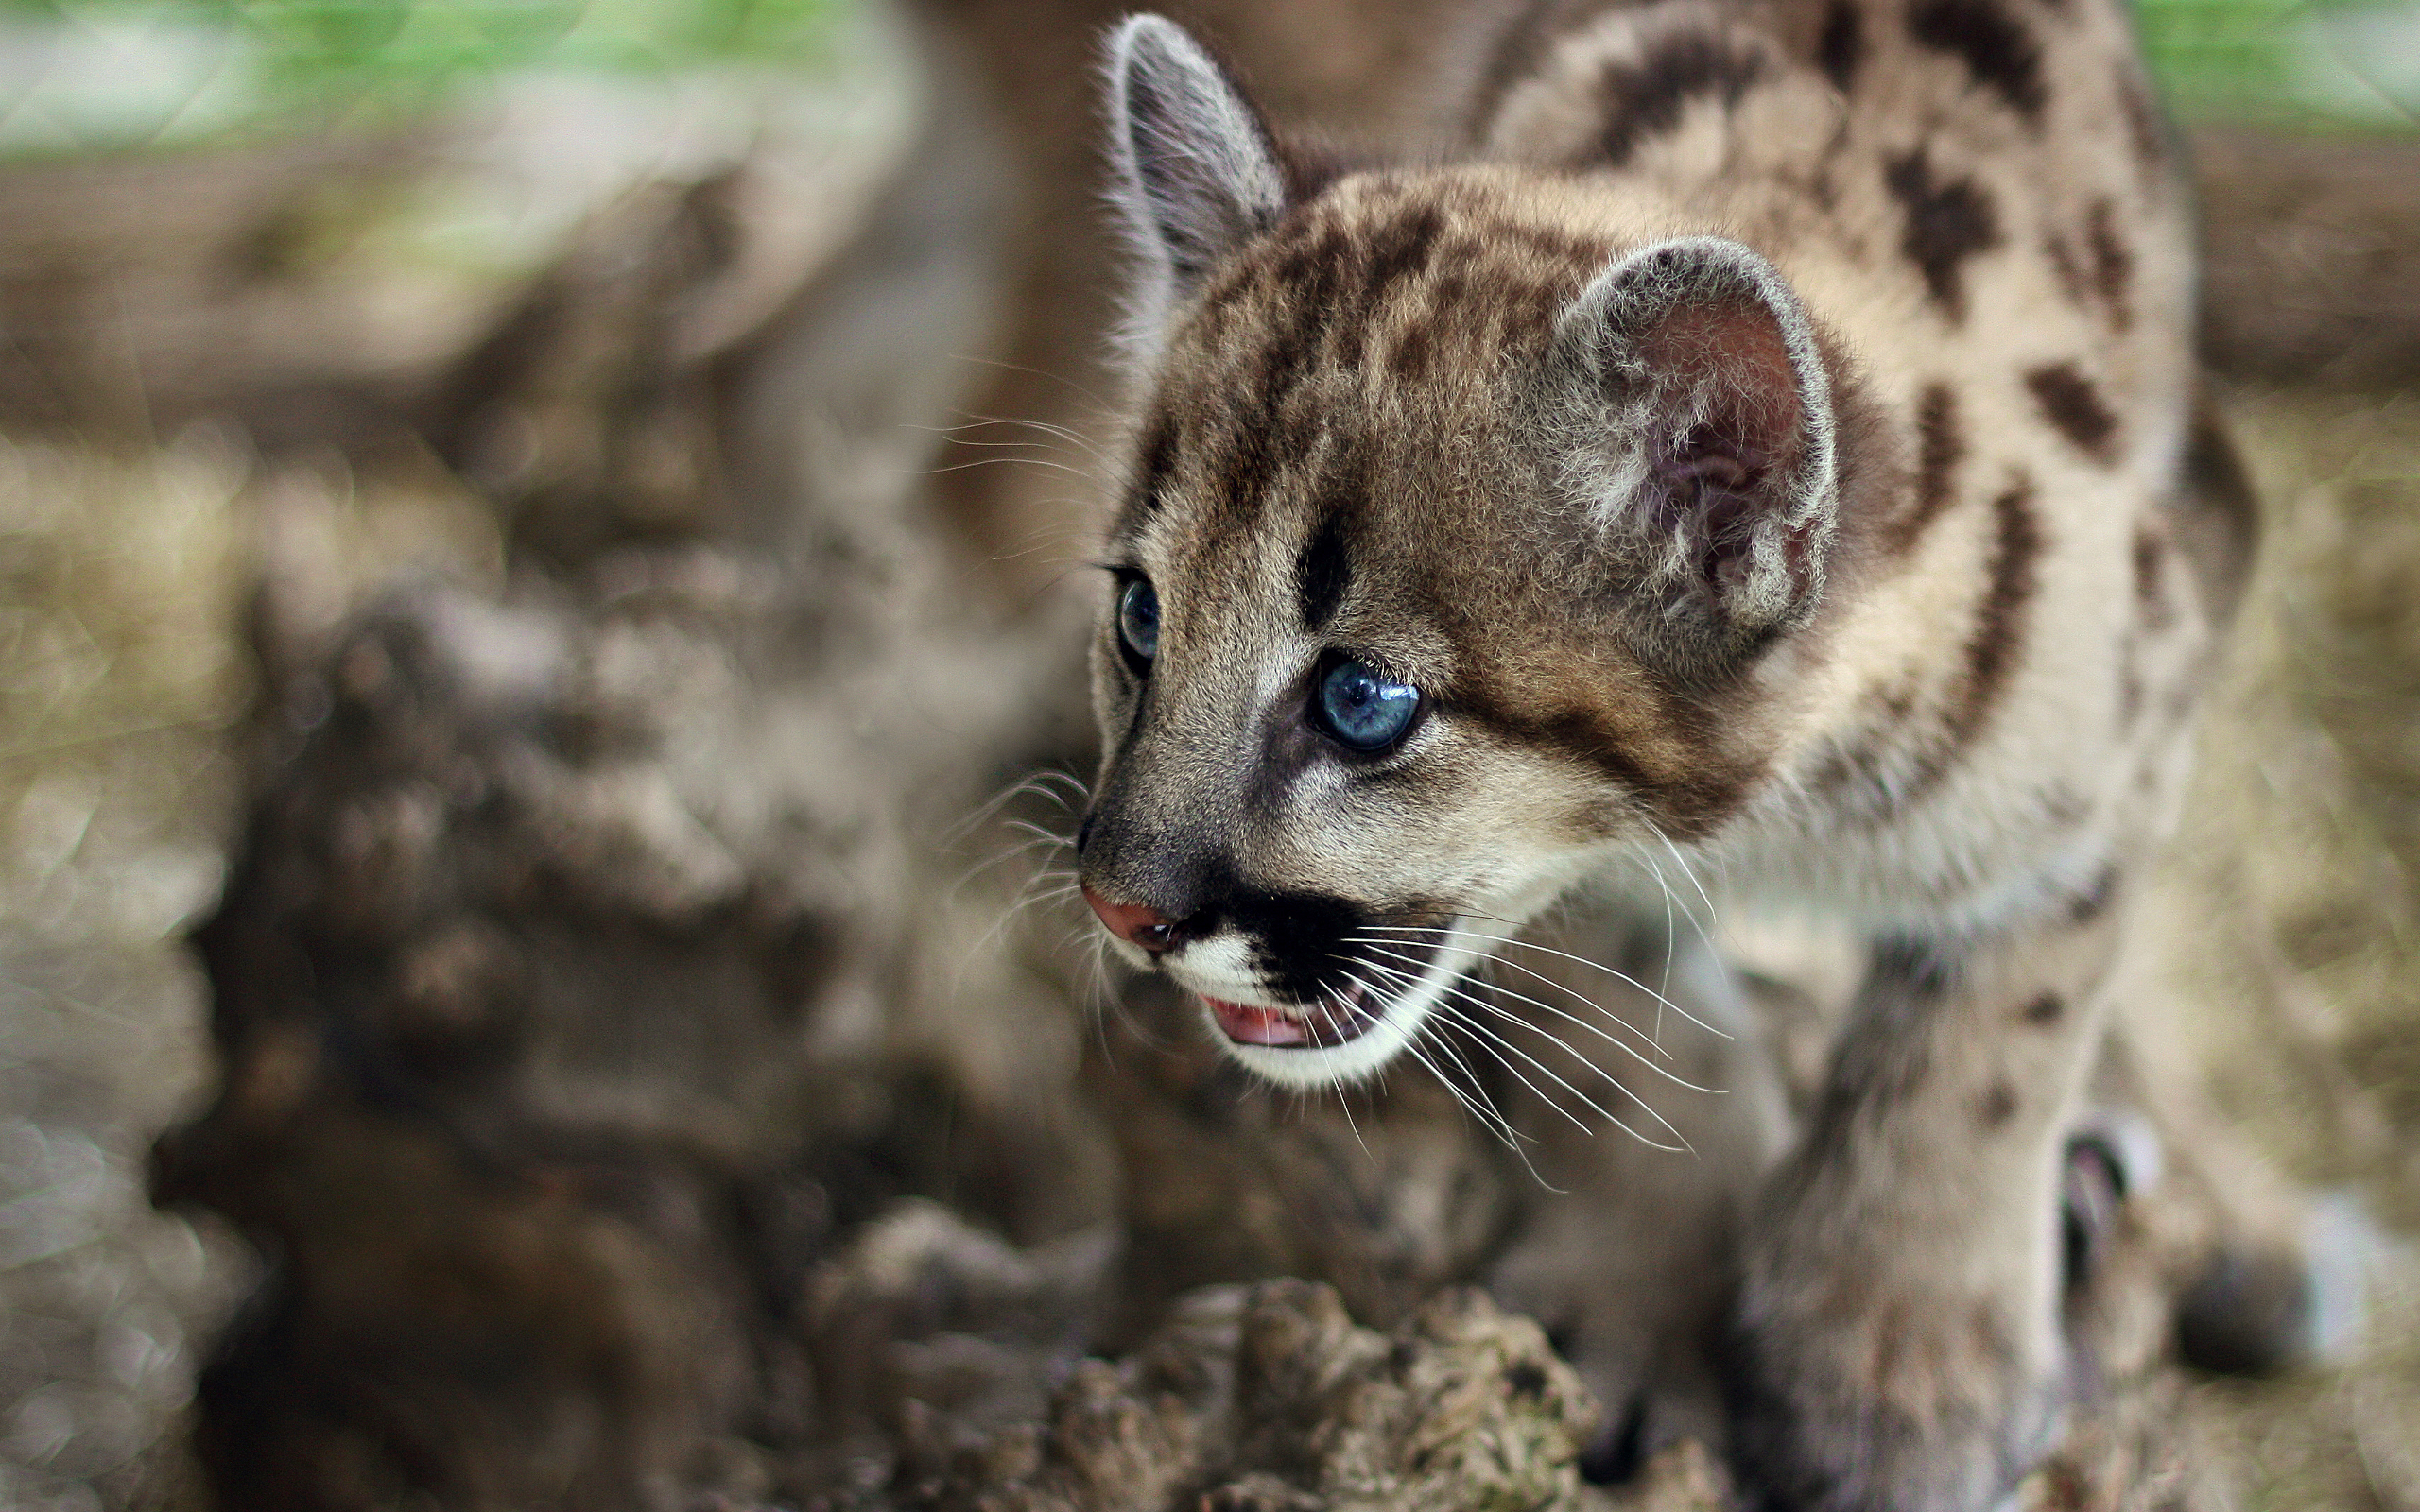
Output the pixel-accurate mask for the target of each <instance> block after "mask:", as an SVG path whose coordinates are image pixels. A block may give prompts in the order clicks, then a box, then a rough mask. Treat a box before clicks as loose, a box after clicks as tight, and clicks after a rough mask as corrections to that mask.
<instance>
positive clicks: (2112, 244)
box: [2084, 195, 2135, 331]
mask: <svg viewBox="0 0 2420 1512" xmlns="http://www.w3.org/2000/svg"><path fill="white" fill-rule="evenodd" d="M2117 220H2118V207H2117V206H2116V205H2115V204H2113V203H2111V202H2110V200H2109V198H2108V197H2107V196H2105V195H2104V196H2102V197H2101V198H2099V199H2096V200H2094V201H2093V202H2092V210H2091V212H2090V213H2089V214H2088V215H2085V217H2084V242H2085V244H2086V245H2087V246H2089V247H2090V248H2091V249H2092V286H2093V289H2094V291H2095V292H2096V293H2098V294H2099V295H2100V302H2101V306H2102V307H2103V308H2104V309H2106V310H2107V311H2108V312H2109V324H2110V326H2111V328H2112V329H2114V330H2118V331H2123V330H2125V329H2126V328H2127V327H2129V326H2131V325H2133V324H2134V323H2135V312H2134V306H2133V304H2132V302H2131V301H2130V298H2129V296H2130V295H2131V294H2132V292H2133V287H2134V282H2135V253H2134V249H2132V248H2129V247H2128V246H2127V245H2126V244H2125V242H2124V241H2123V240H2122V239H2120V238H2119V236H2118V225H2117Z"/></svg>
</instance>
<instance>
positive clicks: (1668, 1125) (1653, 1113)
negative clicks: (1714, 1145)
mask: <svg viewBox="0 0 2420 1512" xmlns="http://www.w3.org/2000/svg"><path fill="white" fill-rule="evenodd" d="M1446 990H1447V991H1449V992H1451V993H1452V994H1453V995H1454V996H1455V997H1457V998H1459V999H1461V1001H1462V1002H1464V1003H1467V1004H1469V1005H1471V1006H1472V1007H1475V1008H1478V1010H1480V1011H1481V1012H1484V1013H1487V1014H1490V1015H1492V1016H1494V1017H1495V1018H1498V1019H1502V1020H1504V1021H1505V1022H1508V1023H1513V1024H1518V1025H1520V1026H1521V1027H1522V1028H1525V1029H1529V1030H1530V1031H1531V1032H1533V1033H1535V1034H1537V1035H1539V1036H1541V1037H1542V1038H1544V1039H1545V1040H1546V1041H1547V1043H1548V1044H1550V1045H1553V1046H1554V1047H1555V1048H1556V1049H1558V1050H1561V1051H1563V1052H1564V1053H1565V1054H1566V1055H1569V1056H1572V1057H1575V1058H1577V1059H1578V1060H1580V1061H1581V1063H1582V1064H1583V1065H1585V1066H1587V1067H1588V1069H1589V1070H1591V1071H1593V1072H1595V1073H1596V1074H1598V1075H1599V1076H1602V1077H1604V1079H1605V1083H1606V1085H1608V1086H1610V1087H1612V1088H1613V1089H1614V1091H1617V1092H1619V1093H1621V1094H1622V1095H1623V1096H1624V1097H1627V1098H1629V1099H1630V1100H1631V1101H1632V1102H1634V1103H1636V1104H1637V1105H1638V1108H1639V1111H1641V1112H1643V1113H1645V1114H1646V1115H1647V1116H1648V1117H1650V1118H1651V1119H1653V1120H1654V1121H1655V1122H1656V1123H1657V1124H1659V1125H1662V1126H1663V1128H1664V1129H1665V1131H1666V1132H1668V1133H1669V1134H1670V1135H1671V1136H1672V1137H1673V1138H1674V1139H1676V1140H1679V1141H1680V1142H1681V1147H1682V1148H1685V1149H1688V1150H1689V1151H1690V1153H1691V1154H1695V1153H1696V1150H1695V1149H1694V1147H1692V1146H1691V1145H1690V1144H1689V1141H1688V1136H1686V1135H1685V1134H1683V1133H1682V1132H1681V1131H1680V1130H1679V1129H1677V1128H1674V1127H1673V1126H1672V1121H1671V1120H1670V1119H1668V1118H1666V1117H1665V1116H1664V1115H1663V1114H1662V1113H1660V1112H1658V1111H1657V1110H1656V1108H1655V1105H1653V1104H1652V1103H1650V1102H1649V1101H1648V1100H1647V1099H1646V1098H1644V1097H1641V1096H1640V1095H1639V1094H1638V1093H1637V1092H1636V1091H1633V1090H1632V1089H1631V1088H1630V1087H1629V1086H1627V1085H1625V1084H1624V1083H1623V1082H1622V1081H1621V1080H1620V1079H1619V1078H1618V1077H1616V1076H1615V1075H1614V1074H1612V1073H1611V1072H1608V1071H1607V1070H1605V1068H1604V1067H1602V1066H1599V1065H1598V1064H1597V1063H1596V1062H1594V1061H1592V1060H1590V1059H1588V1057H1585V1056H1582V1055H1581V1054H1580V1053H1579V1052H1578V1051H1577V1050H1574V1049H1573V1048H1572V1047H1571V1046H1570V1044H1568V1043H1567V1042H1565V1041H1564V1039H1563V1038H1562V1037H1561V1036H1559V1035H1557V1034H1555V1033H1554V1032H1552V1031H1551V1030H1548V1029H1545V1028H1542V1027H1540V1026H1539V1025H1537V1024H1534V1023H1531V1022H1529V1021H1528V1020H1526V1019H1523V1018H1522V1017H1521V1016H1520V1015H1518V1014H1516V1013H1513V1012H1512V1011H1511V1010H1510V1009H1507V1008H1504V1007H1502V1006H1499V1005H1496V1004H1493V1003H1488V1002H1484V1001H1482V1000H1480V999H1478V998H1476V997H1473V996H1472V995H1471V994H1470V993H1468V992H1466V991H1463V990H1461V989H1460V988H1447V989H1446ZM1522 1058H1524V1059H1527V1058H1528V1057H1526V1056H1525V1057H1522ZM1531 1064H1535V1062H1531ZM1540 1069H1541V1070H1543V1069H1544V1068H1543V1067H1541V1068H1540ZM1650 1069H1653V1068H1650ZM1547 1074H1548V1075H1553V1073H1552V1072H1547ZM1558 1079H1560V1078H1558ZM1673 1079H1674V1080H1675V1081H1678V1080H1679V1078H1677V1077H1675V1078H1673ZM1565 1085H1566V1086H1568V1085H1569V1084H1568V1083H1565ZM1680 1085H1682V1086H1684V1087H1690V1090H1691V1091H1713V1089H1711V1088H1705V1087H1692V1086H1691V1084H1690V1083H1687V1082H1681V1083H1680ZM1589 1106H1590V1107H1592V1108H1593V1107H1595V1106H1596V1105H1595V1104H1594V1103H1591V1104H1590V1105H1589ZM1598 1111H1599V1112H1604V1109H1602V1108H1599V1109H1598ZM1605 1116H1606V1117H1608V1118H1613V1115H1612V1114H1611V1113H1606V1114H1605ZM1614 1122H1615V1123H1616V1125H1620V1126H1621V1128H1622V1129H1623V1130H1624V1131H1625V1132H1627V1133H1630V1134H1632V1135H1633V1136H1634V1137H1639V1138H1643V1136H1639V1135H1638V1133H1637V1131H1636V1130H1635V1129H1632V1128H1631V1127H1630V1125H1627V1124H1623V1123H1622V1121H1621V1120H1620V1119H1618V1118H1615V1119H1614ZM1647 1143H1651V1144H1652V1143H1654V1142H1653V1141H1651V1140H1650V1141H1647ZM1656 1147H1657V1148H1659V1149H1661V1148H1666V1147H1667V1146H1663V1145H1657V1146H1656Z"/></svg>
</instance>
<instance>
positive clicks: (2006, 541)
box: [1961, 480, 2042, 733]
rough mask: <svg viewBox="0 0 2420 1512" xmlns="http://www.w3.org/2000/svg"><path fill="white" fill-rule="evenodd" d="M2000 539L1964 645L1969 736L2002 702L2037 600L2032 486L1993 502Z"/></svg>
mask: <svg viewBox="0 0 2420 1512" xmlns="http://www.w3.org/2000/svg"><path fill="white" fill-rule="evenodd" d="M1992 513H1993V514H1994V515H1995V516H1996V517H1997V521H1998V524H1999V539H1998V541H1997V542H1996V544H1995V549H1994V551H1993V553H1992V566H1991V586H1990V588H1989V589H1988V590H1987V591H1986V592H1985V593H1984V594H1983V607H1982V611H1981V612H1980V613H1979V614H1978V615H1976V617H1975V633H1974V635H1973V637H1972V638H1971V639H1969V640H1968V641H1967V643H1966V667H1967V687H1966V696H1965V698H1964V699H1963V704H1964V708H1963V711H1962V719H1961V723H1962V725H1964V726H1965V727H1966V728H1965V730H1962V733H1965V732H1971V730H1972V729H1973V728H1974V727H1975V726H1977V725H1979V724H1980V723H1981V720H1982V717H1983V715H1984V714H1986V713H1989V712H1990V709H1991V705H1992V704H1993V702H1994V701H1996V700H1997V698H1998V697H1999V694H2000V689H2001V687H2002V685H2003V684H2005V683H2006V682H2007V681H2008V675H2009V673H2010V672H2011V671H2013V670H2014V668H2015V665H2016V656H2017V646H2018V643H2019V640H2020V636H2019V633H2018V627H2017V619H2018V617H2019V616H2020V615H2022V614H2023V613H2024V612H2025V605H2026V601H2027V600H2028V599H2030V598H2031V597H2032V596H2033V586H2034V582H2033V564H2034V561H2035V559H2036V558H2039V557H2040V556H2041V555H2042V527H2041V525H2040V524H2039V523H2038V522H2036V521H2035V519H2034V518H2033V487H2032V485H2031V483H2030V482H2027V481H2024V480H2020V481H2018V482H2017V483H2016V484H2015V486H2014V487H2012V488H2011V489H2009V490H2008V491H2007V492H2005V493H2002V494H2001V495H2000V496H1999V497H1998V498H1997V499H1994V500H1993V501H1992Z"/></svg>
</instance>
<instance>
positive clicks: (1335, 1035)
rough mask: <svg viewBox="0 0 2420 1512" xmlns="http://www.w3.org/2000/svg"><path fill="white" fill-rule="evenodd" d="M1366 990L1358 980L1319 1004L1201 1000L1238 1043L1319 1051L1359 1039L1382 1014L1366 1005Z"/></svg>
mask: <svg viewBox="0 0 2420 1512" xmlns="http://www.w3.org/2000/svg"><path fill="white" fill-rule="evenodd" d="M1369 995H1370V994H1369V989H1368V988H1365V987H1363V986H1362V984H1360V983H1358V982H1355V983H1353V984H1352V985H1351V986H1349V987H1347V988H1344V990H1343V993H1342V995H1341V996H1340V997H1337V998H1331V999H1330V1000H1329V1001H1327V1002H1325V1003H1322V1004H1317V1005H1298V1006H1294V1007H1284V1008H1264V1007H1260V1006H1258V1005H1253V1004H1250V1003H1229V1002H1228V1001H1226V1000H1225V999H1224V998H1214V997H1211V996H1209V995H1207V994H1206V993H1205V994H1203V995H1202V998H1201V1002H1202V1004H1203V1005H1204V1006H1206V1007H1208V1008H1209V1010H1210V1017H1211V1018H1212V1019H1214V1020H1216V1021H1217V1022H1218V1025H1219V1033H1221V1034H1223V1035H1225V1036H1226V1037H1227V1038H1228V1039H1230V1040H1234V1041H1235V1042H1236V1043H1237V1044H1239V1045H1262V1046H1266V1047H1268V1048H1270V1049H1274V1050H1293V1049H1323V1048H1325V1047H1327V1046H1330V1045H1340V1044H1345V1043H1348V1042H1350V1041H1352V1040H1358V1039H1359V1038H1361V1036H1362V1035H1364V1034H1366V1033H1368V1032H1369V1030H1370V1029H1371V1027H1372V1026H1373V1025H1374V1024H1376V1023H1377V1022H1378V1021H1379V1019H1380V1018H1381V1017H1383V1015H1382V1013H1381V1012H1380V1010H1378V1009H1377V1008H1374V1007H1373V1006H1371V1005H1369Z"/></svg>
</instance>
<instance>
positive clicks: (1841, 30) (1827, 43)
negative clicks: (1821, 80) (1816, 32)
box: [1815, 0, 1865, 94]
mask: <svg viewBox="0 0 2420 1512" xmlns="http://www.w3.org/2000/svg"><path fill="white" fill-rule="evenodd" d="M1815 60H1816V61H1817V62H1818V63H1820V64H1822V65H1823V69H1824V77H1826V78H1829V79H1830V80H1831V81H1832V87H1833V88H1835V89H1837V90H1839V91H1840V92H1841V94H1847V93H1848V92H1849V86H1850V84H1851V83H1853V82H1854V81H1855V80H1856V78H1857V65H1858V63H1860V62H1862V61H1864V60H1865V28H1864V26H1862V24H1860V23H1859V21H1858V14H1857V7H1855V6H1853V5H1851V4H1850V3H1849V0H1832V4H1831V6H1830V8H1829V9H1826V10H1825V11H1824V30H1823V33H1822V35H1820V36H1819V37H1817V38H1816V39H1815Z"/></svg>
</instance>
